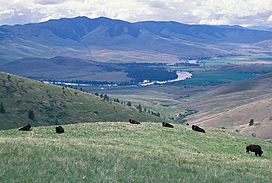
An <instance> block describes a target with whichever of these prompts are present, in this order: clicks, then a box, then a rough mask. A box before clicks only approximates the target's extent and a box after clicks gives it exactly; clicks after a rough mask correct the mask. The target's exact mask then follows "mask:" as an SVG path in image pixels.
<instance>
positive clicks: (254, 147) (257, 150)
mask: <svg viewBox="0 0 272 183" xmlns="http://www.w3.org/2000/svg"><path fill="white" fill-rule="evenodd" d="M249 151H251V152H255V155H256V156H257V155H259V156H261V155H262V154H263V151H262V148H261V146H259V145H254V144H250V145H248V146H246V153H249Z"/></svg>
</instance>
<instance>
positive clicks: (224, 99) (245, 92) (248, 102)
mask: <svg viewBox="0 0 272 183" xmlns="http://www.w3.org/2000/svg"><path fill="white" fill-rule="evenodd" d="M271 86H272V74H271V73H269V74H265V75H262V76H259V77H256V78H253V79H250V80H245V81H239V82H233V83H230V84H227V85H223V86H221V87H218V88H216V89H212V90H210V91H209V92H208V93H207V94H204V95H201V96H198V97H195V98H193V99H192V100H191V101H190V103H191V106H193V108H195V109H198V110H199V111H200V112H199V113H198V114H196V115H195V116H193V117H192V118H191V119H190V123H192V124H193V123H198V124H201V125H202V126H206V127H219V128H220V127H223V126H224V127H226V128H229V129H232V130H236V131H240V132H241V133H245V134H248V135H254V136H256V137H259V138H264V139H272V134H271V130H272V114H271V110H272V95H271V91H272V87H271ZM250 119H254V121H255V123H254V125H252V126H249V124H248V122H249V120H250Z"/></svg>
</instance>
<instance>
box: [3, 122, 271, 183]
mask: <svg viewBox="0 0 272 183" xmlns="http://www.w3.org/2000/svg"><path fill="white" fill-rule="evenodd" d="M63 127H64V129H65V133H64V134H56V133H55V131H54V127H53V126H50V127H36V128H33V130H32V131H30V132H20V131H18V130H16V129H12V130H5V131H0V153H1V156H0V161H1V162H2V163H1V164H0V172H1V176H0V181H1V182H3V183H5V182H37V183H40V182H173V183H174V182H203V183H217V182H222V183H225V182H226V183H228V182H247V183H250V182H258V183H268V182H271V179H272V167H271V165H272V151H271V150H272V146H271V143H268V142H265V141H263V140H260V139H257V138H253V137H246V136H243V135H240V134H239V133H232V132H230V131H228V130H222V129H221V130H219V129H206V133H199V132H194V131H192V130H191V128H190V127H189V126H185V125H175V128H173V129H169V128H163V127H162V126H161V124H158V123H143V124H141V125H131V124H129V123H122V122H113V123H112V122H109V123H102V122H99V123H85V124H72V125H64V126H63ZM247 144H259V145H261V147H262V149H263V151H264V153H263V156H262V157H256V156H255V155H254V153H250V154H246V152H245V146H246V145H247ZM14 172H16V173H14Z"/></svg>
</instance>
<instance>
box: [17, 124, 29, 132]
mask: <svg viewBox="0 0 272 183" xmlns="http://www.w3.org/2000/svg"><path fill="white" fill-rule="evenodd" d="M30 128H31V125H30V124H27V125H26V126H24V127H22V128H19V129H18V130H19V131H29V130H30Z"/></svg>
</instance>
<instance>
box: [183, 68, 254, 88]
mask: <svg viewBox="0 0 272 183" xmlns="http://www.w3.org/2000/svg"><path fill="white" fill-rule="evenodd" d="M192 74H193V76H192V78H190V79H186V80H184V81H180V82H178V83H179V84H182V85H184V84H185V85H201V86H206V85H218V84H223V83H228V82H233V81H239V80H245V79H249V78H252V77H253V76H254V75H252V73H248V72H239V71H237V72H236V71H223V70H221V71H220V70H219V71H205V72H193V73H192Z"/></svg>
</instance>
